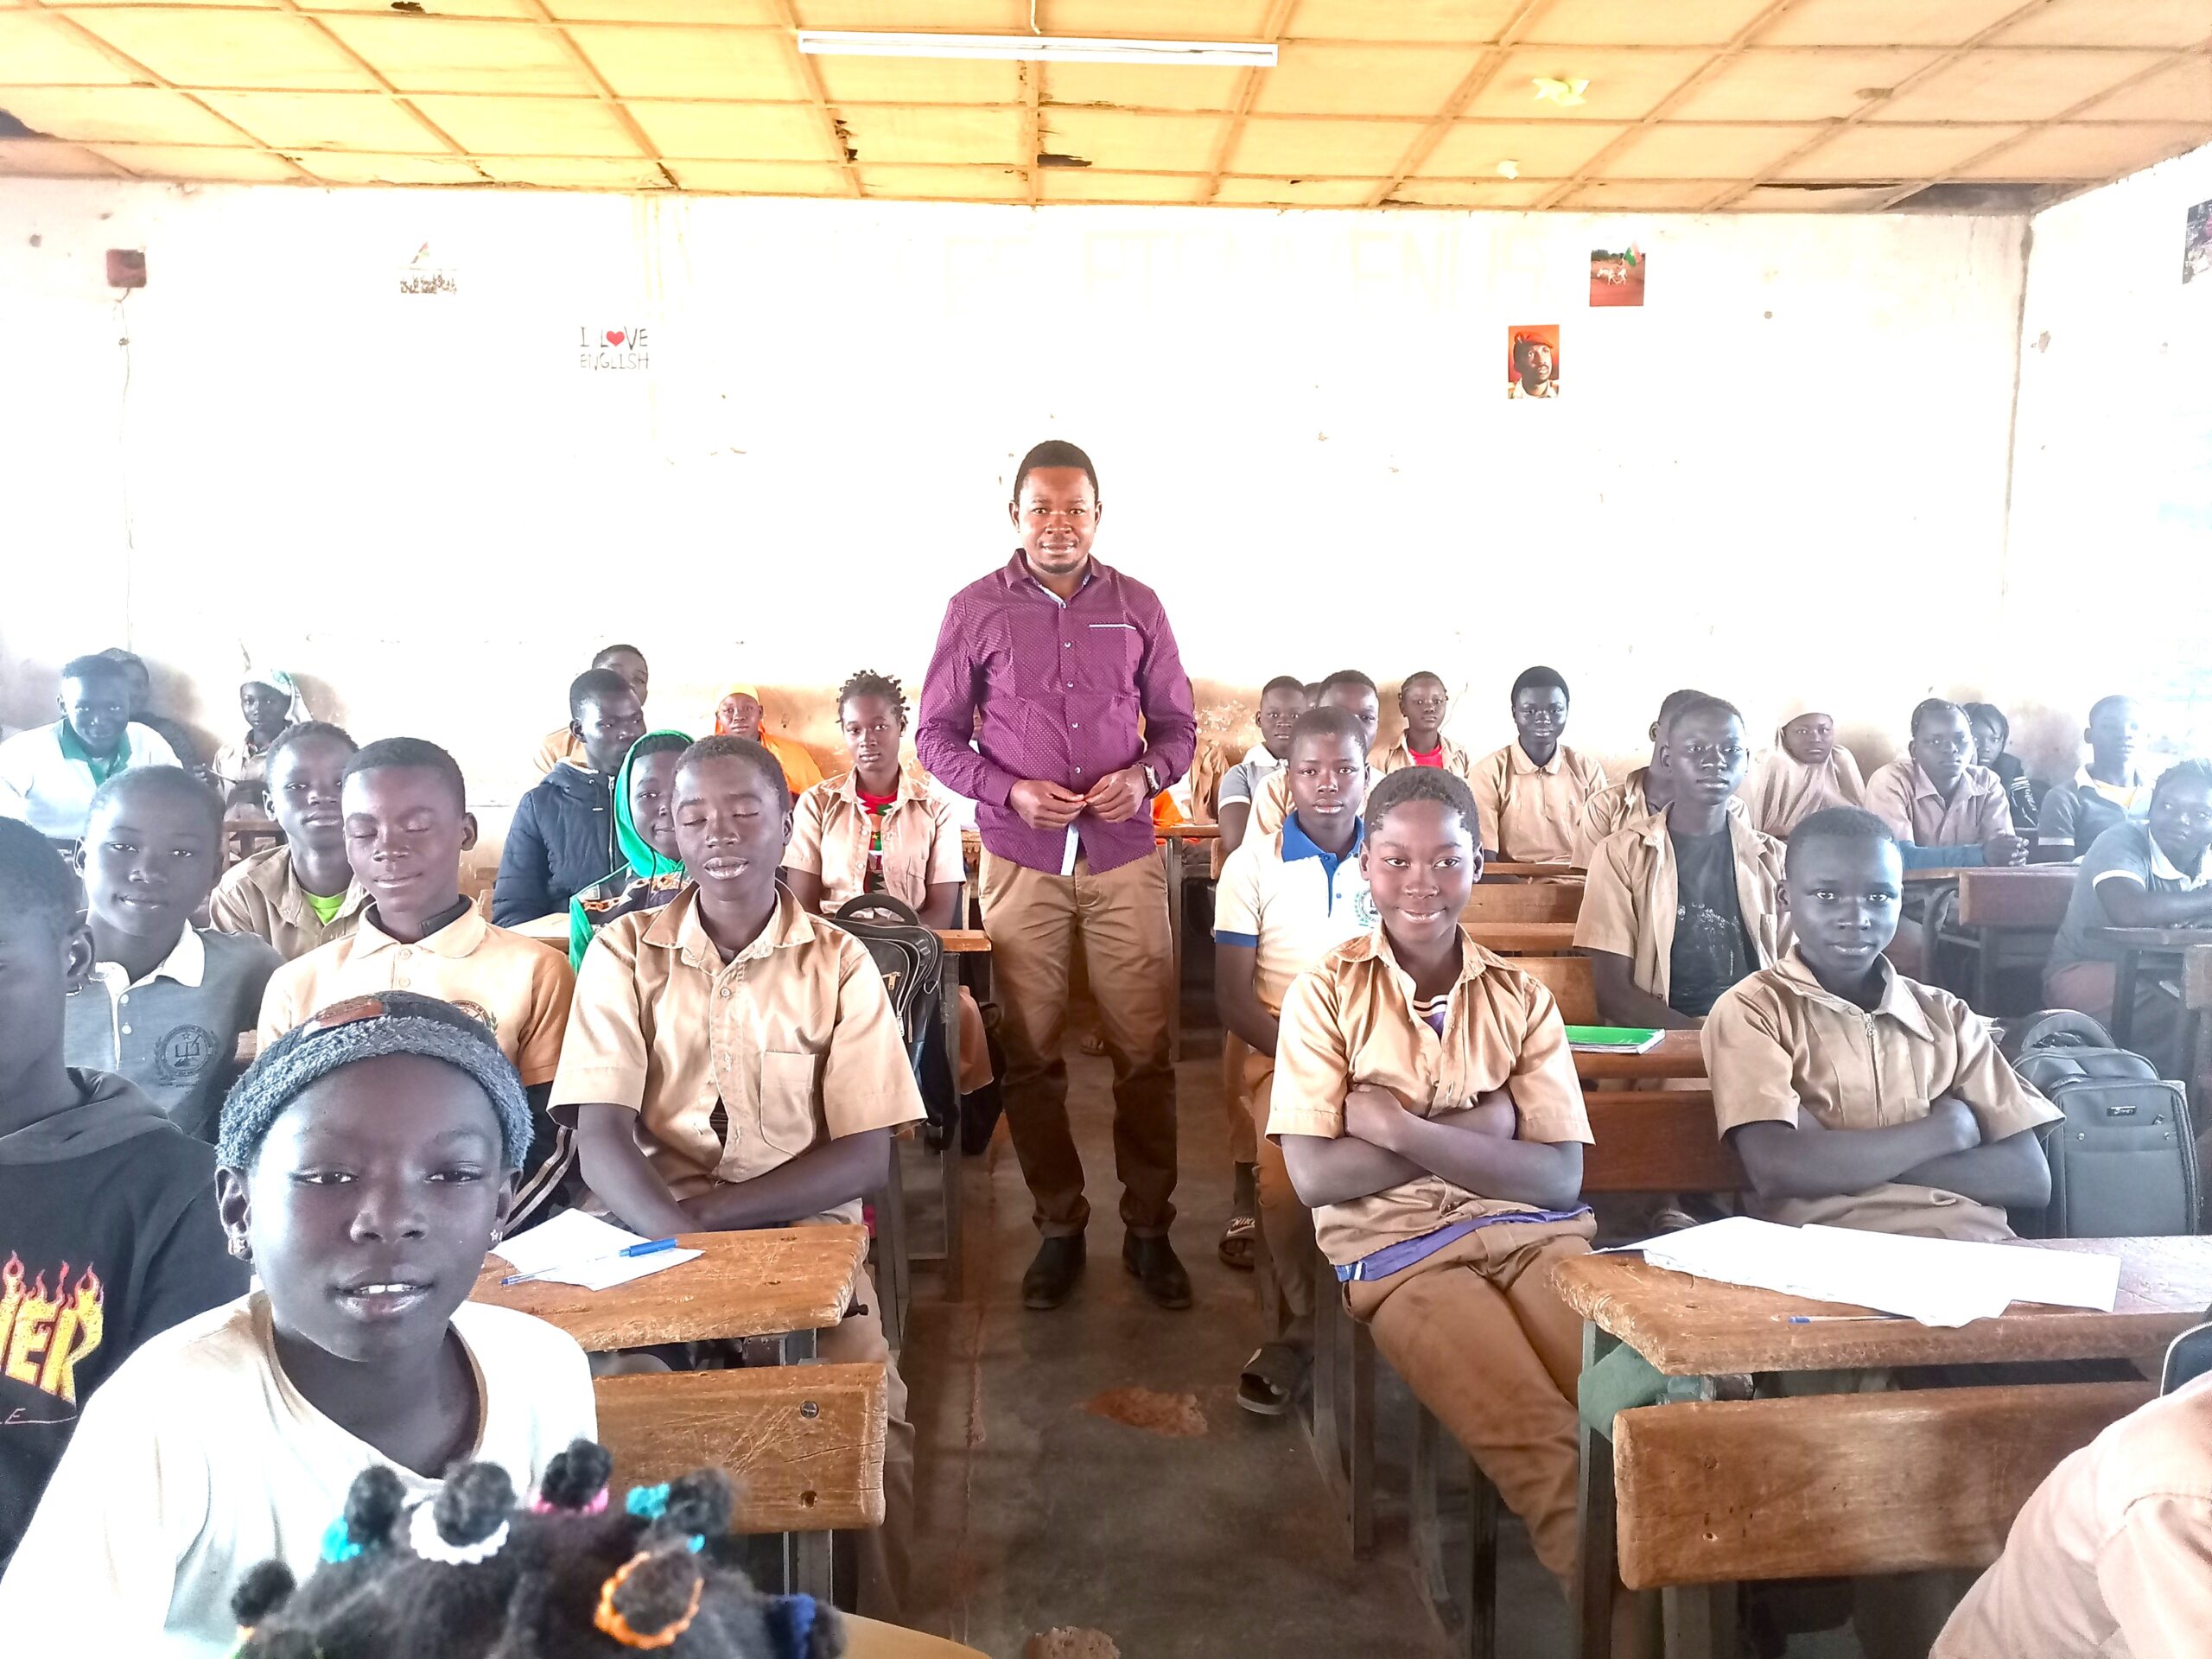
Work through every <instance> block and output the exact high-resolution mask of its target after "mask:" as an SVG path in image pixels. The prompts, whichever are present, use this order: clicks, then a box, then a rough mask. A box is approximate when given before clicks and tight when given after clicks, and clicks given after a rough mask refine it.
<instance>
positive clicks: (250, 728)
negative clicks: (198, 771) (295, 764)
mask: <svg viewBox="0 0 2212 1659" xmlns="http://www.w3.org/2000/svg"><path fill="white" fill-rule="evenodd" d="M238 713H239V715H241V716H242V717H243V718H244V719H245V736H243V737H241V738H240V739H239V740H238V741H237V742H235V743H226V744H224V745H223V747H221V748H219V749H218V750H216V751H215V766H214V772H215V778H216V781H217V782H218V783H219V784H220V785H222V787H223V791H224V796H225V798H226V800H232V801H234V800H238V799H244V800H246V801H248V802H251V801H252V800H255V799H257V798H259V797H260V795H261V793H262V787H261V786H262V784H263V781H264V779H266V778H267V776H268V766H269V749H270V745H271V744H273V743H275V742H276V741H277V739H278V738H279V737H281V736H283V734H284V732H285V730H286V729H287V728H289V727H292V726H296V725H297V724H299V722H300V721H303V720H306V719H307V718H308V702H307V699H306V698H305V697H303V696H301V695H300V687H299V682H298V681H296V680H295V679H294V678H293V677H291V676H290V675H289V674H288V673H286V672H285V671H283V669H281V668H261V667H253V668H249V669H248V670H246V671H245V678H243V679H241V680H240V681H239V682H238Z"/></svg>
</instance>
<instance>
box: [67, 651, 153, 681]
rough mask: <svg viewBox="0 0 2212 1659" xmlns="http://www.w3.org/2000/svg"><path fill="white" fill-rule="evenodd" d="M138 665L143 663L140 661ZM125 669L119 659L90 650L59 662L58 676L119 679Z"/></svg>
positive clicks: (71, 678) (140, 665)
mask: <svg viewBox="0 0 2212 1659" xmlns="http://www.w3.org/2000/svg"><path fill="white" fill-rule="evenodd" d="M138 665H139V667H141V668H143V667H144V666H145V664H143V663H141V664H138ZM124 672H125V670H124V665H123V663H122V662H121V660H120V659H118V658H113V657H110V656H106V655H105V654H104V653H102V652H97V651H95V652H91V653H89V654H88V655H86V656H83V657H72V658H70V659H69V660H68V661H67V662H66V663H64V664H61V674H60V677H61V678H62V679H65V680H119V679H121V678H122V677H124Z"/></svg>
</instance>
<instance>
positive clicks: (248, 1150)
mask: <svg viewBox="0 0 2212 1659" xmlns="http://www.w3.org/2000/svg"><path fill="white" fill-rule="evenodd" d="M357 1004H358V1005H359V1006H360V1007H362V1008H363V1009H364V1010H365V1013H364V1014H362V1015H359V1016H357V1017H355V1018H353V1019H351V1020H345V1019H343V1016H344V1014H346V1013H348V1012H351V1011H352V1010H353V1008H354V1007H355V1006H356V1005H357ZM375 1005H381V1009H382V1011H381V1012H373V1011H370V1010H372V1009H373V1007H375ZM340 1020H342V1023H340ZM318 1021H328V1022H329V1023H327V1024H318ZM387 1054H420V1055H422V1056H423V1057H424V1058H428V1059H433V1060H442V1061H443V1062H444V1063H445V1064H446V1065H450V1066H453V1067H454V1068H455V1069H456V1070H459V1071H465V1072H467V1074H468V1075H469V1076H470V1077H473V1078H474V1079H475V1080H476V1084H477V1086H478V1087H480V1089H482V1090H484V1092H485V1094H486V1096H489V1097H490V1099H491V1102H492V1111H493V1116H496V1117H497V1118H498V1119H499V1138H500V1141H501V1142H502V1144H503V1146H504V1147H505V1157H506V1163H507V1166H508V1167H509V1168H510V1169H519V1168H521V1167H522V1166H523V1163H524V1160H525V1159H526V1158H527V1156H528V1154H529V1152H530V1143H531V1109H530V1101H529V1099H528V1098H527V1097H526V1096H524V1093H523V1086H522V1078H521V1077H519V1076H518V1074H517V1073H516V1071H515V1068H514V1066H513V1065H512V1062H510V1061H509V1060H508V1058H507V1057H506V1056H505V1055H504V1054H502V1053H501V1052H499V1044H498V1043H497V1042H496V1041H495V1040H494V1039H493V1036H492V1033H491V1032H490V1031H489V1030H488V1029H487V1028H486V1027H485V1026H484V1025H483V1023H482V1022H481V1021H480V1020H477V1019H475V1018H474V1017H473V1016H472V1015H470V1014H467V1012H465V1011H464V1010H462V1009H461V1008H459V1007H455V1006H454V1004H453V1003H450V1002H444V1001H439V1000H438V999H437V998H436V997H434V996H422V995H416V993H414V992H411V991H386V992H385V993H383V994H381V995H377V996H374V997H361V998H355V999H353V1001H352V1002H347V1003H340V1004H338V1005H335V1006H334V1007H330V1008H327V1009H325V1010H323V1011H322V1012H321V1014H317V1015H315V1017H314V1018H313V1019H310V1020H308V1022H307V1023H306V1024H305V1025H303V1026H302V1027H298V1028H297V1029H296V1030H293V1031H288V1032H286V1033H284V1034H283V1036H282V1037H279V1038H278V1039H277V1040H276V1041H275V1042H273V1043H271V1044H270V1046H268V1047H267V1048H264V1050H262V1051H261V1053H260V1055H259V1057H258V1058H256V1059H255V1061H254V1063H253V1064H252V1065H250V1066H248V1067H247V1068H246V1071H245V1076H244V1077H240V1078H239V1079H238V1082H237V1083H236V1084H232V1088H231V1092H230V1096H229V1097H228V1098H227V1099H226V1100H225V1101H224V1103H223V1123H222V1128H221V1131H220V1133H219V1135H218V1136H217V1138H216V1141H215V1151H216V1156H217V1158H218V1159H219V1160H220V1161H221V1162H222V1163H223V1164H224V1165H226V1166H228V1167H230V1168H232V1169H245V1168H247V1167H249V1166H251V1164H252V1162H253V1160H254V1157H255V1155H256V1154H258V1153H259V1152H260V1150H261V1143H262V1142H263V1141H264V1140H266V1139H267V1138H268V1135H269V1126H270V1124H272V1123H274V1122H276V1121H277V1114H278V1113H280V1112H282V1111H283V1109H284V1108H285V1107H286V1106H288V1105H289V1104H290V1103H291V1102H292V1101H293V1100H294V1099H295V1098H296V1096H298V1095H299V1094H300V1092H301V1091H302V1090H305V1089H307V1088H308V1086H309V1085H311V1084H315V1083H317V1082H319V1081H321V1079H322V1078H324V1077H328V1076H329V1075H330V1074H331V1073H332V1072H334V1071H337V1070H339V1069H340V1067H341V1066H347V1065H355V1064H357V1063H358V1062H359V1061H362V1060H374V1059H381V1058H383V1057H384V1056H385V1055H387Z"/></svg>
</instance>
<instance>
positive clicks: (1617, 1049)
mask: <svg viewBox="0 0 2212 1659" xmlns="http://www.w3.org/2000/svg"><path fill="white" fill-rule="evenodd" d="M1663 1034H1664V1033H1661V1032H1656V1031H1647V1030H1644V1029H1643V1028H1642V1027H1636V1026H1569V1027H1567V1046H1568V1047H1569V1048H1573V1049H1579V1050H1580V1051H1581V1052H1583V1053H1585V1054H1648V1053H1649V1052H1651V1051H1652V1050H1653V1049H1655V1048H1656V1047H1658V1046H1659V1039H1660V1038H1661V1037H1662V1035H1663Z"/></svg>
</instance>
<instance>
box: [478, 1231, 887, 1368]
mask: <svg viewBox="0 0 2212 1659" xmlns="http://www.w3.org/2000/svg"><path fill="white" fill-rule="evenodd" d="M677 1243H678V1244H679V1245H681V1246H682V1247H683V1249H694V1250H698V1251H701V1252H702V1254H701V1255H699V1256H698V1257H697V1258H696V1260H694V1261H690V1262H678V1263H677V1265H676V1266H675V1267H672V1268H667V1269H665V1270H664V1271H663V1272H660V1273H655V1274H648V1275H647V1276H645V1278H643V1279H638V1280H633V1281H631V1282H630V1283H628V1284H626V1285H617V1286H615V1287H613V1289H611V1290H586V1289H583V1288H582V1287H580V1286H576V1285H559V1284H552V1283H550V1282H548V1281H544V1280H542V1279H541V1280H537V1281H532V1282H531V1283H530V1284H526V1285H502V1284H501V1283H500V1282H499V1281H500V1279H501V1278H502V1277H503V1276H504V1275H505V1274H510V1273H512V1272H513V1271H514V1269H513V1268H512V1267H510V1266H508V1265H507V1263H506V1262H503V1261H501V1260H500V1259H499V1257H497V1256H491V1257H487V1258H486V1261H485V1263H484V1271H483V1272H482V1273H481V1274H479V1275H478V1276H477V1280H476V1288H475V1289H474V1291H473V1292H472V1293H471V1294H470V1300H472V1301H479V1302H488V1303H490V1304H491V1305H493V1306H496V1307H511V1308H513V1309H514V1310H515V1311H516V1312H518V1313H529V1314H532V1315H534V1316H536V1317H537V1318H538V1319H543V1320H545V1321H546V1322H547V1323H548V1324H550V1325H559V1326H560V1327H561V1329H563V1331H565V1332H568V1333H569V1335H570V1336H572V1337H574V1338H575V1339H576V1344H577V1345H578V1346H579V1347H581V1348H582V1349H584V1350H585V1351H587V1352H589V1353H609V1352H612V1351H614V1350H616V1349H620V1348H646V1347H652V1346H653V1345H655V1344H659V1343H670V1342H709V1341H717V1340H724V1339H730V1338H773V1339H774V1343H773V1345H774V1347H775V1349H776V1351H775V1352H774V1353H773V1354H772V1355H767V1356H765V1357H766V1358H767V1359H768V1360H769V1363H773V1362H774V1361H775V1360H777V1359H780V1360H781V1361H782V1362H783V1363H786V1364H789V1363H792V1362H794V1361H797V1360H803V1359H811V1358H813V1357H814V1333H815V1332H817V1331H820V1330H825V1329H827V1328H828V1327H829V1326H830V1325H836V1323H837V1321H838V1320H840V1319H842V1318H844V1316H845V1308H846V1306H847V1304H849V1302H850V1301H851V1300H852V1295H853V1278H854V1275H855V1274H856V1273H858V1272H859V1271H860V1265H861V1260H862V1258H864V1257H865V1256H866V1255H867V1254H868V1230H867V1229H865V1228H862V1227H856V1226H851V1225H846V1224H837V1225H824V1226H813V1227H769V1228H762V1229H760V1230H754V1231H747V1232H734V1233H685V1234H683V1235H682V1236H679V1237H678V1238H677Z"/></svg>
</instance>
